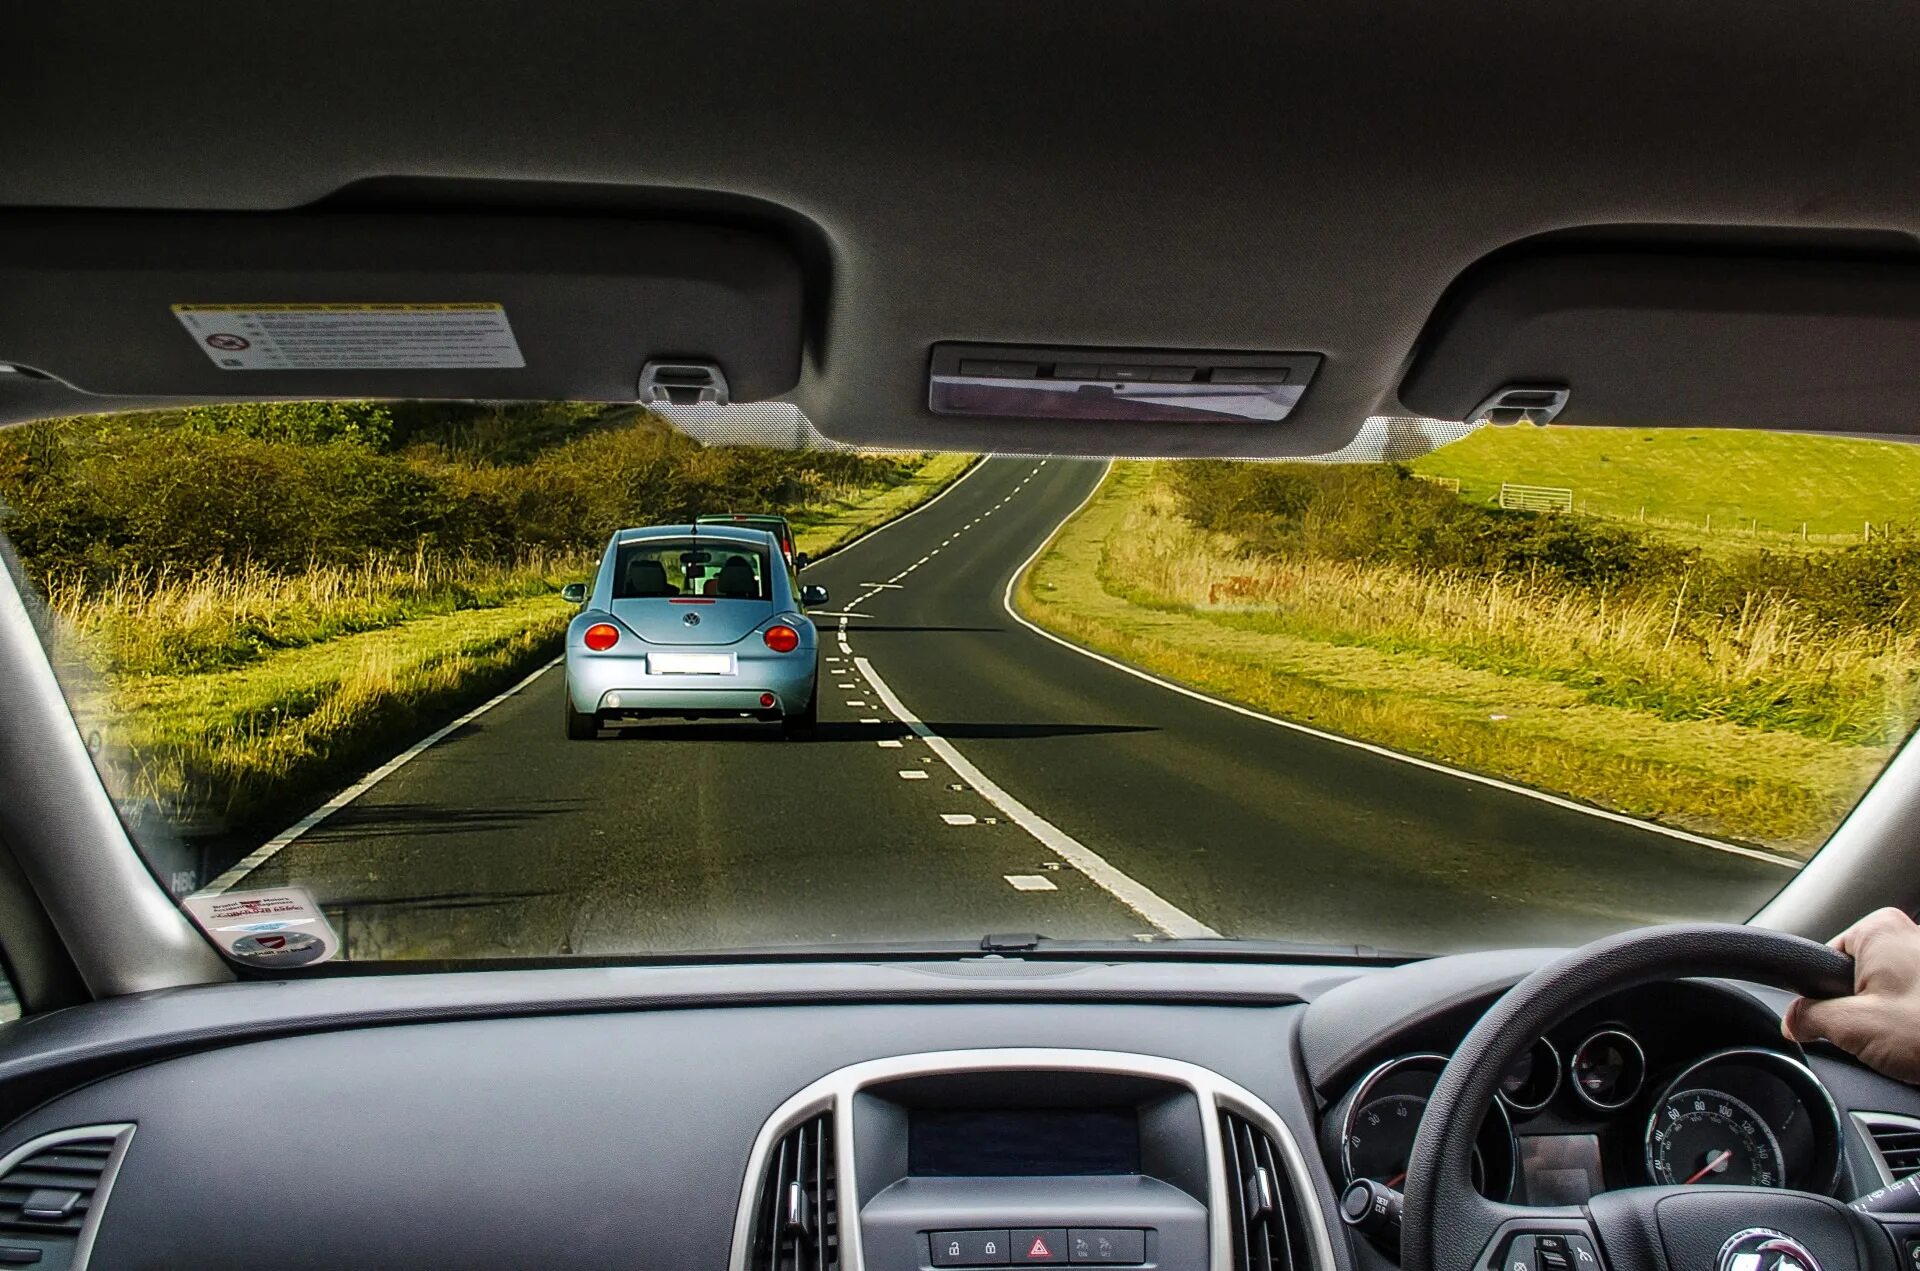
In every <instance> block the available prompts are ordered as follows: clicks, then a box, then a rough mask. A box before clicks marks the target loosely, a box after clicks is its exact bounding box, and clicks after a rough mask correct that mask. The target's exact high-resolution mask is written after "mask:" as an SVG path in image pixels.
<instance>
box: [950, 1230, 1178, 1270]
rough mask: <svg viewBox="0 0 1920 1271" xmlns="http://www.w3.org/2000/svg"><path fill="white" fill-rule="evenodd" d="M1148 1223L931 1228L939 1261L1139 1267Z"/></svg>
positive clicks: (1144, 1253)
mask: <svg viewBox="0 0 1920 1271" xmlns="http://www.w3.org/2000/svg"><path fill="white" fill-rule="evenodd" d="M1147 1230H1148V1229H1147V1228H1144V1227H1072V1228H1068V1227H1015V1228H1006V1227H998V1228H985V1229H969V1230H966V1231H929V1232H928V1233H927V1251H928V1253H929V1254H930V1255H931V1256H930V1259H929V1261H930V1264H931V1265H933V1266H936V1267H999V1266H1007V1265H1009V1264H1012V1265H1014V1266H1052V1265H1059V1264H1062V1263H1071V1264H1073V1265H1076V1266H1096V1267H1102V1266H1104V1267H1137V1266H1140V1265H1142V1264H1144V1263H1145V1262H1146V1260H1147Z"/></svg>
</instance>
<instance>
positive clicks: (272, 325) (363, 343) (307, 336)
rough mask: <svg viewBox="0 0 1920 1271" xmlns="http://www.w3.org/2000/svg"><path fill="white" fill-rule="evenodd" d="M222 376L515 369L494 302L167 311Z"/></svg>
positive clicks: (513, 344) (516, 352)
mask: <svg viewBox="0 0 1920 1271" xmlns="http://www.w3.org/2000/svg"><path fill="white" fill-rule="evenodd" d="M173 316H174V317H176V318H178V319H180V325H181V326H183V327H185V328H186V329H187V332H188V334H190V335H191V336H193V340H194V343H195V344H198V345H199V346H200V351H201V352H202V353H205V354H206V355H207V356H208V357H210V358H212V359H213V364H214V365H215V366H217V367H219V368H220V369H221V370H223V371H416V370H418V371H428V370H474V369H480V370H518V369H519V368H521V367H524V366H525V365H526V364H527V363H526V359H525V358H523V357H521V356H520V345H519V343H518V341H516V340H515V339H514V338H513V328H512V327H511V326H509V325H508V323H507V311H506V308H505V307H504V306H502V305H497V304H282V305H269V304H256V305H174V306H173Z"/></svg>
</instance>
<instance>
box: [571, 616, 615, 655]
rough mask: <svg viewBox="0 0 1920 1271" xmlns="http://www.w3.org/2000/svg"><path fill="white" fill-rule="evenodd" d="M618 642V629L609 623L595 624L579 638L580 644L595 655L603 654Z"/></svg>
mask: <svg viewBox="0 0 1920 1271" xmlns="http://www.w3.org/2000/svg"><path fill="white" fill-rule="evenodd" d="M619 641H620V629H619V628H618V627H616V626H614V625H613V624H612V623H610V622H596V623H594V624H593V625H592V626H590V627H588V628H587V630H586V634H584V635H582V636H581V637H580V642H581V643H582V644H585V645H586V646H587V647H588V648H589V649H592V650H593V651H594V652H595V653H605V652H606V651H607V650H608V649H611V648H612V647H613V646H614V645H615V644H618V643H619Z"/></svg>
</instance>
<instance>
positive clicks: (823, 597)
mask: <svg viewBox="0 0 1920 1271" xmlns="http://www.w3.org/2000/svg"><path fill="white" fill-rule="evenodd" d="M800 603H801V604H803V605H824V604H826V603H827V589H826V588H825V587H815V586H812V585H808V586H805V587H802V588H801V589H800Z"/></svg>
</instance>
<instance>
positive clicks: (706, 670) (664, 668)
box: [647, 653, 733, 675]
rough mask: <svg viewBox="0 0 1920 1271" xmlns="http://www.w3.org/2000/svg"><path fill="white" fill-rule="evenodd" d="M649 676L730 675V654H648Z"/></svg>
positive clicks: (731, 666)
mask: <svg viewBox="0 0 1920 1271" xmlns="http://www.w3.org/2000/svg"><path fill="white" fill-rule="evenodd" d="M647 673H648V674H649V675H732V674H733V654H731V653H649V654H648V655H647Z"/></svg>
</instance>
